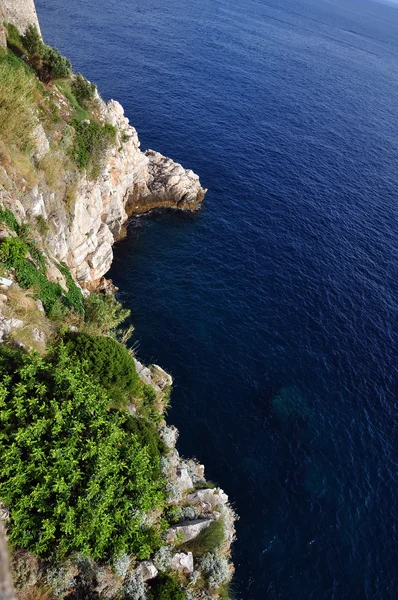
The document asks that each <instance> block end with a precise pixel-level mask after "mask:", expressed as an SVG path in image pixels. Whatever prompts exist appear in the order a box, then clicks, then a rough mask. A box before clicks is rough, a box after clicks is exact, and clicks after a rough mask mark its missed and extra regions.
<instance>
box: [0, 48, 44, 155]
mask: <svg viewBox="0 0 398 600" xmlns="http://www.w3.org/2000/svg"><path fill="white" fill-rule="evenodd" d="M0 81H1V86H0V139H1V140H2V141H3V142H4V143H5V144H6V145H7V147H10V146H13V147H15V148H17V149H18V150H20V151H22V152H26V153H28V154H30V153H31V152H32V151H33V148H34V143H33V138H32V134H33V129H34V127H35V118H34V112H35V109H36V102H35V98H34V92H35V89H36V87H37V86H36V80H35V77H34V75H33V74H32V73H31V72H30V71H29V69H27V67H26V66H25V64H24V62H23V61H21V60H20V59H19V58H17V57H16V56H15V55H12V54H10V53H8V54H5V55H3V56H0Z"/></svg>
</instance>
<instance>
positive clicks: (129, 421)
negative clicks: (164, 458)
mask: <svg viewBox="0 0 398 600" xmlns="http://www.w3.org/2000/svg"><path fill="white" fill-rule="evenodd" d="M125 427H126V431H129V432H130V433H132V434H133V435H135V437H136V438H137V440H138V441H139V443H140V444H141V445H142V446H146V447H147V448H148V452H149V456H150V458H151V461H152V462H153V464H157V465H159V469H158V471H157V473H156V476H157V477H159V478H160V477H162V475H161V470H160V456H161V455H162V454H165V453H166V450H167V448H166V446H165V444H164V442H163V441H162V440H161V439H160V437H159V433H158V432H157V430H156V428H155V426H154V425H153V424H152V423H150V422H149V421H146V420H145V419H141V418H139V417H133V416H131V415H128V416H127V417H126V423H125Z"/></svg>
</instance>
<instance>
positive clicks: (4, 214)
mask: <svg viewBox="0 0 398 600" xmlns="http://www.w3.org/2000/svg"><path fill="white" fill-rule="evenodd" d="M0 221H1V223H4V225H7V227H9V228H10V229H12V231H15V233H18V231H19V225H18V221H17V220H16V218H15V217H14V214H13V213H12V212H11V211H10V210H8V209H5V210H2V209H1V208H0Z"/></svg>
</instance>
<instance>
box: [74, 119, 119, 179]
mask: <svg viewBox="0 0 398 600" xmlns="http://www.w3.org/2000/svg"><path fill="white" fill-rule="evenodd" d="M72 125H73V127H74V129H75V137H74V140H73V146H72V148H71V149H70V157H71V158H72V160H73V161H74V162H75V164H76V165H77V166H78V167H79V169H87V171H88V173H89V175H90V177H97V176H98V174H99V171H100V169H101V166H102V163H103V161H104V159H105V156H106V152H107V150H108V149H109V148H110V147H111V146H112V144H114V143H115V141H116V128H115V127H113V125H109V123H105V124H104V125H101V124H100V123H97V121H90V123H84V122H83V121H74V122H73V123H72Z"/></svg>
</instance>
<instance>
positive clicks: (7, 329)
mask: <svg viewBox="0 0 398 600" xmlns="http://www.w3.org/2000/svg"><path fill="white" fill-rule="evenodd" d="M21 327H23V321H21V320H20V319H13V318H10V319H4V318H1V317H0V343H1V342H3V341H4V338H5V337H6V336H7V335H8V334H9V333H11V331H12V330H13V329H20V328H21Z"/></svg>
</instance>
